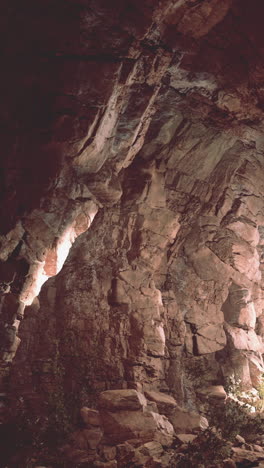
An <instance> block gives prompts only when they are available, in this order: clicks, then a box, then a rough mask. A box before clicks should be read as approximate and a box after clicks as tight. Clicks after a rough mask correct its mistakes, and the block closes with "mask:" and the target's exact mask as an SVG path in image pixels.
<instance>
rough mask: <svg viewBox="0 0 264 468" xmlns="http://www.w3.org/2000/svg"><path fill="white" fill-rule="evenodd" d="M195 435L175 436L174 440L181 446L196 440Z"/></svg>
mask: <svg viewBox="0 0 264 468" xmlns="http://www.w3.org/2000/svg"><path fill="white" fill-rule="evenodd" d="M196 437H197V436H196V435H194V434H177V436H176V440H178V441H179V442H180V443H181V444H189V443H191V442H193V441H194V439H196Z"/></svg>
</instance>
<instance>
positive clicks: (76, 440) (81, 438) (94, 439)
mask: <svg viewBox="0 0 264 468" xmlns="http://www.w3.org/2000/svg"><path fill="white" fill-rule="evenodd" d="M102 436H103V433H102V431H101V430H100V429H99V428H94V429H83V430H80V431H75V432H74V433H73V434H72V435H71V440H72V442H73V445H74V446H75V447H76V448H78V449H81V450H87V449H90V450H95V449H96V448H97V446H98V445H99V443H100V441H101V439H102Z"/></svg>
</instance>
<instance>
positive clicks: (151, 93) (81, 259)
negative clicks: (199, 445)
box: [0, 0, 264, 410]
mask: <svg viewBox="0 0 264 468" xmlns="http://www.w3.org/2000/svg"><path fill="white" fill-rule="evenodd" d="M6 11H7V14H6V16H5V17H4V18H2V19H1V21H2V23H3V25H2V26H3V27H2V29H3V31H4V32H5V35H6V37H7V39H8V40H7V41H6V42H5V44H6V46H5V47H6V49H5V51H4V59H5V61H6V67H5V72H4V73H3V76H2V78H1V80H2V85H3V89H5V90H6V95H5V100H4V102H3V105H2V108H1V121H2V130H3V132H2V133H3V142H2V157H1V168H2V171H1V177H2V187H3V191H2V194H1V197H2V199H1V210H2V214H1V219H2V224H1V253H0V259H1V265H0V266H1V270H0V273H1V287H2V292H3V295H2V299H1V338H2V339H1V349H2V366H1V388H2V389H3V391H7V390H8V391H9V392H10V393H11V395H12V398H13V399H14V400H15V401H16V402H19V401H20V400H19V398H21V396H22V397H23V398H22V399H24V401H27V404H29V405H31V406H32V407H34V408H37V410H40V409H39V408H40V407H41V405H42V406H43V404H44V403H45V399H46V398H47V396H48V395H49V394H50V393H51V392H52V391H55V389H56V386H58V385H60V386H61V387H62V389H63V392H64V393H65V395H68V396H69V398H70V397H72V398H73V397H74V398H75V400H74V401H75V402H76V405H77V404H78V405H81V404H90V405H93V406H95V405H96V401H97V397H98V394H99V393H100V392H101V391H103V390H106V389H115V388H118V389H120V388H123V389H125V388H134V389H137V390H143V391H145V390H150V389H154V390H161V391H163V392H167V393H170V394H172V395H173V396H174V397H175V398H176V400H177V401H178V402H179V403H181V404H183V405H185V406H187V407H188V408H190V409H197V405H198V403H197V398H196V393H195V390H196V389H197V388H203V387H206V386H209V385H210V384H217V383H222V382H223V379H224V377H226V376H228V375H233V374H234V375H235V377H236V378H237V379H239V380H241V382H242V385H243V387H244V388H249V387H251V386H252V385H253V386H257V385H258V382H259V378H260V375H261V374H262V372H263V361H262V354H263V340H262V338H263V333H264V332H263V329H264V315H263V298H262V262H263V260H262V257H263V245H264V244H263V242H264V241H263V239H264V203H263V196H264V184H263V178H262V171H263V164H264V158H263V150H264V140H263V123H262V106H263V88H262V76H263V60H262V55H263V38H262V34H261V27H262V25H261V22H260V18H261V15H262V12H263V5H262V2H261V1H260V0H254V1H253V2H251V5H250V6H249V4H248V2H246V1H233V2H232V1H231V0H225V1H221V2H218V1H217V0H211V1H209V0H205V1H203V2H200V1H197V2H195V1H191V0H186V1H182V2H180V1H179V2H169V1H165V2H162V5H161V3H160V2H158V1H147V2H144V4H143V2H138V1H136V0H134V1H131V2H126V4H124V2H119V1H115V2H111V6H110V5H109V2H106V1H103V0H100V1H99V2H98V1H96V2H93V1H84V0H83V1H79V2H78V3H76V2H72V1H68V2H67V3H66V4H65V2H63V4H62V2H60V1H57V2H55V4H54V2H47V1H45V2H38V3H37V4H33V3H31V2H27V3H26V5H23V6H22V5H20V4H19V5H18V4H17V3H16V2H11V3H10V2H9V3H8V4H6ZM10 25H11V26H10ZM7 213H8V216H7ZM78 236H80V237H79V238H78V239H77V237H78ZM76 239H77V240H76ZM74 242H75V243H74ZM73 243H74V245H73V247H72V248H71V251H70V254H69V256H68V258H67V260H66V263H65V264H64V266H63V268H62V265H63V262H64V260H65V258H66V257H67V254H68V251H69V249H70V247H71V245H72V244H73ZM61 268H62V269H61ZM60 270H61V271H60ZM57 273H58V274H57ZM56 274H57V276H55V275H56ZM51 277H52V278H51ZM48 278H50V279H48ZM47 280H48V281H47ZM45 281H47V282H46V284H45V285H44V286H43V287H42V290H41V293H40V296H39V298H35V297H36V296H37V295H38V293H39V290H40V288H41V286H42V284H43V283H44V282H45ZM34 298H35V299H34ZM32 301H33V302H32ZM25 307H26V308H25ZM24 308H25V310H24ZM20 340H21V342H20ZM11 362H12V365H11ZM10 368H11V377H10V379H8V375H9V371H10ZM197 369H198V371H199V372H198V371H197ZM197 374H198V375H197ZM58 375H59V377H58ZM43 402H44V403H43ZM18 404H19V403H18ZM34 405H35V406H34ZM44 406H45V405H44Z"/></svg>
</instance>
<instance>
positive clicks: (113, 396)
mask: <svg viewBox="0 0 264 468" xmlns="http://www.w3.org/2000/svg"><path fill="white" fill-rule="evenodd" d="M146 404H147V401H146V398H145V397H144V395H143V394H142V393H140V392H137V391H136V390H133V389H128V390H106V391H105V392H102V393H100V395H99V402H98V405H99V408H102V409H105V410H109V411H120V410H130V411H136V410H140V409H143V407H144V406H146Z"/></svg>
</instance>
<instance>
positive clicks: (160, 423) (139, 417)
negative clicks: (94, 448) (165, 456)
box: [101, 411, 174, 446]
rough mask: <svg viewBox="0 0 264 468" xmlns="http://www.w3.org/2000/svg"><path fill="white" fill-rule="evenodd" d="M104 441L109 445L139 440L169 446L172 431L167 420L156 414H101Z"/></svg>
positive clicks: (130, 412) (140, 412)
mask: <svg viewBox="0 0 264 468" xmlns="http://www.w3.org/2000/svg"><path fill="white" fill-rule="evenodd" d="M101 420H102V427H103V431H104V436H105V439H106V440H107V441H108V442H110V443H114V444H117V443H122V442H125V441H127V440H131V439H132V440H133V439H140V440H142V441H143V442H150V441H153V440H155V441H157V442H160V443H161V444H162V445H165V446H167V445H168V446H170V445H171V443H172V441H173V436H174V430H173V426H172V424H171V423H170V422H169V420H168V419H167V418H166V417H165V416H163V415H160V414H158V413H153V412H144V413H143V412H142V411H119V412H109V411H102V412H101Z"/></svg>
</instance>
